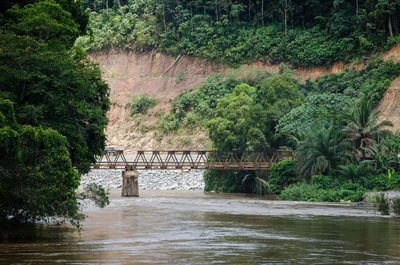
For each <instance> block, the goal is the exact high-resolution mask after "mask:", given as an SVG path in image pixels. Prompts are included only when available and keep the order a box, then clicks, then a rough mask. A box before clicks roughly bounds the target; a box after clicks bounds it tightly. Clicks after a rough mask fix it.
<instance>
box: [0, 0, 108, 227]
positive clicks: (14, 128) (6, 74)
mask: <svg viewBox="0 0 400 265" xmlns="http://www.w3.org/2000/svg"><path fill="white" fill-rule="evenodd" d="M3 3H4V5H2V6H1V9H0V26H1V28H0V102H1V104H0V105H1V107H0V131H1V133H0V135H1V136H0V137H1V140H0V142H1V144H0V146H1V149H0V150H1V156H2V157H1V159H0V160H1V161H0V222H1V223H2V222H5V221H12V222H15V223H26V222H36V221H39V220H40V221H48V220H50V219H49V218H50V217H58V219H57V220H60V219H61V220H62V219H64V220H69V221H71V222H72V223H75V224H77V225H78V224H79V221H81V220H82V219H83V215H82V214H81V213H80V204H79V202H78V201H77V199H78V195H77V194H76V189H77V187H78V186H79V179H80V175H79V173H83V172H88V171H89V169H90V166H91V165H92V164H93V163H94V162H95V155H99V154H101V152H102V150H103V148H104V142H105V135H104V129H105V126H106V124H107V119H106V117H105V113H106V111H107V110H108V108H109V101H108V86H107V85H106V84H105V83H104V82H103V81H102V80H101V76H100V70H99V69H98V67H97V66H96V65H95V64H93V63H91V62H90V61H89V60H88V59H87V58H86V55H85V54H84V52H82V51H81V50H79V49H76V48H73V47H72V44H73V43H74V41H75V39H76V38H77V37H78V35H79V34H80V33H83V32H84V30H85V27H86V24H87V16H86V15H85V14H84V13H83V12H82V10H81V7H80V2H79V1H74V0H58V1H54V0H43V1H5V2H4V1H3V2H2V4H3ZM13 4H18V5H14V6H13ZM92 191H96V192H97V194H98V195H99V196H97V197H96V198H94V199H95V200H97V199H99V198H100V197H101V198H103V199H105V194H103V193H102V192H104V190H103V189H102V188H99V187H95V189H93V190H92ZM104 203H105V204H107V202H104ZM104 203H103V205H104Z"/></svg>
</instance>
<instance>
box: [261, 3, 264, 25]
mask: <svg viewBox="0 0 400 265" xmlns="http://www.w3.org/2000/svg"><path fill="white" fill-rule="evenodd" d="M261 23H262V25H263V26H264V0H261Z"/></svg>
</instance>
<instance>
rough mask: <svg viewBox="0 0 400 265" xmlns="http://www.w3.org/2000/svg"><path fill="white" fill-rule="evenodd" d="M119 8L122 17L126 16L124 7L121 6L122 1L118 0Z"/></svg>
mask: <svg viewBox="0 0 400 265" xmlns="http://www.w3.org/2000/svg"><path fill="white" fill-rule="evenodd" d="M117 2H118V7H119V11H120V12H121V16H124V15H125V14H124V10H122V6H121V0H118V1H117Z"/></svg>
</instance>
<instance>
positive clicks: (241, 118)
mask: <svg viewBox="0 0 400 265" xmlns="http://www.w3.org/2000/svg"><path fill="white" fill-rule="evenodd" d="M254 94H255V88H254V87H250V86H249V85H247V84H240V85H238V86H236V87H235V88H234V90H233V92H232V93H231V94H228V95H227V96H226V97H224V98H222V100H221V101H220V103H218V105H217V116H216V118H215V119H212V120H210V122H209V124H208V128H209V132H210V138H211V140H212V141H213V143H214V147H215V148H216V149H217V150H220V151H231V150H246V147H247V146H246V143H247V132H248V130H249V129H250V128H249V125H250V122H249V118H250V111H251V109H252V105H253V104H254V99H253V97H254Z"/></svg>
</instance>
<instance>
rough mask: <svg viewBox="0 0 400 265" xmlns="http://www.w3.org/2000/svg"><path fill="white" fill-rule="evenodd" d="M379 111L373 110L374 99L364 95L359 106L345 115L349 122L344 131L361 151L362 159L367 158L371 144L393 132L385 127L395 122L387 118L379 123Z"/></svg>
mask: <svg viewBox="0 0 400 265" xmlns="http://www.w3.org/2000/svg"><path fill="white" fill-rule="evenodd" d="M379 113H380V112H379V111H378V110H373V104H372V101H371V100H368V99H367V98H366V97H364V98H363V99H362V100H361V102H360V104H359V105H358V107H357V108H355V109H354V110H353V111H352V112H351V113H350V114H348V115H345V116H344V119H345V121H346V122H347V125H346V126H344V132H345V133H346V134H347V135H348V137H349V138H350V140H351V141H352V142H353V143H354V144H355V146H356V148H357V150H358V151H360V152H361V154H362V160H364V159H365V155H366V151H365V150H366V147H367V146H368V145H369V144H371V143H372V142H376V141H377V140H378V139H380V138H382V137H384V136H387V135H389V134H391V132H390V131H389V130H387V129H384V127H389V126H390V127H391V126H393V124H392V123H391V122H390V121H387V120H384V121H381V122H379V123H378V120H379Z"/></svg>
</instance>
